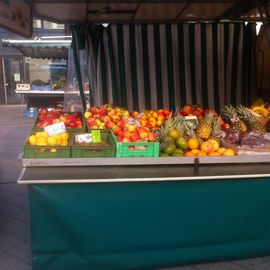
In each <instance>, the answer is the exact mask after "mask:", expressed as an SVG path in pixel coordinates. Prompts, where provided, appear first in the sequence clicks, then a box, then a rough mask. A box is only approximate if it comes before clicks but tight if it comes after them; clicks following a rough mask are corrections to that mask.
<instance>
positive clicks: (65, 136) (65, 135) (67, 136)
mask: <svg viewBox="0 0 270 270" xmlns="http://www.w3.org/2000/svg"><path fill="white" fill-rule="evenodd" d="M60 136H61V139H62V140H65V141H67V140H68V138H69V134H68V132H64V133H61V134H60Z"/></svg>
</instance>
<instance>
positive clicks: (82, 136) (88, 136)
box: [75, 133, 92, 143]
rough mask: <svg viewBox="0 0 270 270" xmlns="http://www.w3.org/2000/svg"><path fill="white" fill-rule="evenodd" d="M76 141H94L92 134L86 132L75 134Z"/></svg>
mask: <svg viewBox="0 0 270 270" xmlns="http://www.w3.org/2000/svg"><path fill="white" fill-rule="evenodd" d="M75 141H76V142H78V143H83V142H85V143H91V142H92V135H91V134H89V133H84V134H77V135H75Z"/></svg>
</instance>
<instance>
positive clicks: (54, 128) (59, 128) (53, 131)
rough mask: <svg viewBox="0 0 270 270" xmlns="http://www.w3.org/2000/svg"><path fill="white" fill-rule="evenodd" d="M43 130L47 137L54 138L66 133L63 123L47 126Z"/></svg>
mask: <svg viewBox="0 0 270 270" xmlns="http://www.w3.org/2000/svg"><path fill="white" fill-rule="evenodd" d="M44 130H45V131H46V132H47V133H48V135H49V136H54V135H57V134H60V133H63V132H66V127H65V124H64V122H60V123H56V124H53V125H49V126H47V127H45V128H44Z"/></svg>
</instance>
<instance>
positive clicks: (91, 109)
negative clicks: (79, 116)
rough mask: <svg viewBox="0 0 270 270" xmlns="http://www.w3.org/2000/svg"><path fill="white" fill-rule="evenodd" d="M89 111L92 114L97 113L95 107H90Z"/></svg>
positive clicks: (97, 110)
mask: <svg viewBox="0 0 270 270" xmlns="http://www.w3.org/2000/svg"><path fill="white" fill-rule="evenodd" d="M89 111H90V112H91V113H92V114H93V115H96V114H98V113H99V109H98V108H97V107H96V106H92V107H91V108H90V109H89Z"/></svg>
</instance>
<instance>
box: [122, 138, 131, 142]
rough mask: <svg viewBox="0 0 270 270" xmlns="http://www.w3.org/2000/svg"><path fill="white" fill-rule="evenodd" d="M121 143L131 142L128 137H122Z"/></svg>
mask: <svg viewBox="0 0 270 270" xmlns="http://www.w3.org/2000/svg"><path fill="white" fill-rule="evenodd" d="M122 142H131V139H130V138H128V137H124V138H123V141H122Z"/></svg>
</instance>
